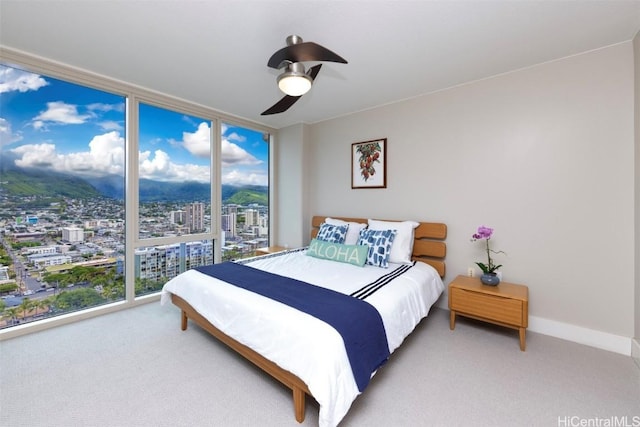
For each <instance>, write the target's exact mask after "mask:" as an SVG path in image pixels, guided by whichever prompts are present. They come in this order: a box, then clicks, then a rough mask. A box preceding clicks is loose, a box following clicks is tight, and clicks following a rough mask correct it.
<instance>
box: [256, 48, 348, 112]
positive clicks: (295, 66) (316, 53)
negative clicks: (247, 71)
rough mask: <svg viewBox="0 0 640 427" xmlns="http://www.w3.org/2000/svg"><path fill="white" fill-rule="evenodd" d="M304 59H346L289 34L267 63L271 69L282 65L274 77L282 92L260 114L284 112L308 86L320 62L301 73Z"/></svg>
mask: <svg viewBox="0 0 640 427" xmlns="http://www.w3.org/2000/svg"><path fill="white" fill-rule="evenodd" d="M306 61H319V62H340V63H342V64H347V61H346V59H344V58H343V57H341V56H340V55H338V54H336V53H334V52H332V51H330V50H329V49H327V48H325V47H323V46H320V45H319V44H317V43H313V42H305V41H303V40H302V38H301V37H300V36H296V35H291V36H289V37H287V46H286V47H283V48H282V49H280V50H278V51H277V52H276V53H274V54H273V55H271V58H269V62H268V63H267V65H268V66H269V67H271V68H275V69H280V68H284V71H283V72H282V74H280V75H279V76H278V79H277V81H278V87H279V88H280V90H281V91H283V92H284V93H285V94H286V95H285V96H284V98H282V99H281V100H280V101H278V102H276V103H275V104H274V105H273V106H272V107H271V108H269V109H267V110H265V111H263V112H262V114H261V115H262V116H268V115H270V114H278V113H282V112H284V111H286V110H287V109H289V107H291V106H292V105H293V104H295V102H296V101H297V100H298V99H300V97H301V96H302V95H304V94H305V93H307V92H308V91H309V89H311V85H312V84H313V81H314V80H315V78H316V76H317V75H318V72H319V71H320V68H321V67H322V64H318V65H314V66H313V67H311V68H309V70H307V71H306V72H305V68H304V64H302V62H306Z"/></svg>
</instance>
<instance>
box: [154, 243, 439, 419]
mask: <svg viewBox="0 0 640 427" xmlns="http://www.w3.org/2000/svg"><path fill="white" fill-rule="evenodd" d="M305 253H306V251H293V252H290V253H287V254H285V255H281V256H266V257H258V258H255V259H254V260H252V261H250V262H249V263H247V265H250V266H252V267H256V268H260V269H263V270H266V271H269V272H272V273H277V274H280V275H283V276H289V277H292V278H294V279H298V280H302V281H304V282H308V283H312V284H315V285H319V286H323V287H326V288H330V289H333V290H335V291H338V292H342V293H345V294H350V293H352V292H354V291H356V290H358V289H360V288H361V287H362V286H364V285H366V284H368V283H370V282H372V281H374V280H375V279H376V278H378V277H380V276H382V275H385V274H387V273H389V272H391V271H393V270H394V269H395V268H397V267H398V266H399V264H390V266H389V268H388V269H383V268H379V267H373V266H369V265H367V266H365V267H357V266H353V265H350V264H343V263H338V262H335V261H327V260H322V259H317V258H313V257H310V256H306V255H305ZM214 283H217V286H212V284H214ZM443 290H444V284H443V283H442V280H441V279H440V276H439V275H438V273H437V272H436V271H435V270H434V269H433V268H432V267H431V266H429V265H427V264H425V263H421V262H417V263H416V265H415V266H414V267H413V268H411V269H409V270H408V271H407V272H406V273H404V274H403V275H401V276H400V277H398V278H396V279H394V281H393V282H392V283H391V284H388V285H386V286H385V287H383V288H382V289H380V290H379V291H377V292H376V293H374V294H373V295H371V296H369V297H368V298H366V299H365V301H367V302H369V303H370V304H372V305H373V306H374V307H375V308H376V309H377V310H378V311H379V312H380V315H381V316H382V320H383V322H384V327H385V330H386V334H387V341H388V343H389V352H390V353H392V352H393V351H394V350H395V349H396V348H398V346H400V344H401V343H402V341H403V340H404V339H405V337H406V336H407V335H409V334H410V333H411V331H413V329H414V328H415V326H416V325H417V324H418V323H419V322H420V320H421V319H422V318H424V317H426V316H427V314H428V312H429V309H430V307H431V306H432V305H433V303H435V301H436V300H437V299H438V297H439V296H440V294H441V293H442V292H443ZM170 294H175V295H178V296H179V297H181V298H183V299H184V300H185V301H187V302H188V303H189V304H190V305H191V306H192V307H193V308H194V309H195V310H196V311H197V312H198V313H200V314H201V315H202V316H204V317H205V318H206V319H207V320H208V321H209V322H211V324H213V325H214V326H215V327H217V328H218V329H220V330H221V331H223V332H224V333H225V334H227V335H229V336H231V337H233V338H234V339H236V340H237V341H239V342H241V343H242V344H244V345H246V346H248V347H250V348H252V349H253V350H255V351H257V352H258V353H260V354H261V355H263V356H264V357H266V358H267V359H269V360H271V361H273V362H275V363H276V364H278V365H279V366H280V367H282V368H284V369H286V370H288V371H289V372H291V373H293V374H295V375H296V376H298V377H299V378H300V379H301V380H303V381H304V382H305V383H306V384H307V386H308V388H309V391H310V392H311V394H312V395H313V397H314V398H315V399H316V401H317V402H318V403H319V405H320V414H319V424H320V426H321V427H326V426H329V427H332V426H336V425H337V424H338V423H339V422H340V420H342V418H343V417H344V416H345V415H346V413H347V411H348V410H349V408H350V406H351V404H352V403H353V401H354V400H355V398H356V397H357V396H358V394H359V393H360V392H359V391H358V387H357V385H356V383H355V380H354V378H353V374H352V372H351V366H350V364H349V360H348V358H347V353H346V350H345V347H344V343H343V341H342V337H341V336H340V334H339V333H338V332H337V331H336V330H335V329H333V328H332V327H331V326H329V325H328V324H326V323H324V322H323V321H321V320H318V319H316V318H315V317H313V316H310V315H308V314H306V313H303V312H300V311H298V310H296V309H294V308H291V307H289V306H287V305H284V304H282V303H279V302H277V301H274V300H271V299H269V298H266V297H263V296H260V295H258V294H255V293H253V292H250V291H248V290H245V289H242V288H239V287H236V286H234V285H231V284H228V283H226V282H223V281H220V280H218V279H214V278H213V277H210V276H208V275H205V274H202V273H199V272H197V271H195V270H189V271H186V272H184V273H182V274H180V275H179V276H177V277H175V278H173V279H171V280H170V281H169V282H167V283H166V284H165V286H164V288H163V290H162V299H161V303H162V304H166V303H167V302H170V301H171V295H170Z"/></svg>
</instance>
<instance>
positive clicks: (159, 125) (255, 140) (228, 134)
mask: <svg viewBox="0 0 640 427" xmlns="http://www.w3.org/2000/svg"><path fill="white" fill-rule="evenodd" d="M139 116H140V126H139V143H140V147H139V151H138V153H139V154H138V156H139V162H138V163H139V175H140V177H141V178H148V179H154V180H159V181H188V180H196V181H200V182H208V181H209V178H210V157H209V156H210V155H209V135H210V126H211V123H210V121H208V120H205V119H202V118H198V117H194V116H190V115H185V114H181V113H177V112H173V111H168V110H164V109H162V108H158V107H155V106H151V105H145V104H142V105H141V106H140V111H139ZM124 129H125V98H124V97H122V96H119V95H114V94H111V93H106V92H103V91H99V90H95V89H91V88H87V87H83V86H79V85H75V84H72V83H67V82H64V81H61V80H57V79H54V78H50V77H47V76H42V75H38V74H33V73H28V72H25V71H22V70H19V69H15V68H11V67H6V66H2V65H0V156H2V157H4V158H7V159H11V160H12V161H14V162H15V164H16V165H18V166H22V167H38V168H41V169H42V168H47V169H51V170H55V171H58V172H67V173H72V174H76V175H80V176H101V175H107V174H118V175H123V171H124V148H125V140H124V137H125V133H124ZM222 134H223V137H222V183H223V184H234V185H245V184H253V185H268V144H267V143H266V142H264V141H263V138H262V132H257V131H253V130H251V129H246V128H242V127H237V126H231V125H227V124H223V125H222Z"/></svg>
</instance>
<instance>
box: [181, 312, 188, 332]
mask: <svg viewBox="0 0 640 427" xmlns="http://www.w3.org/2000/svg"><path fill="white" fill-rule="evenodd" d="M181 318H182V321H181V323H180V329H182V330H183V331H186V330H187V319H188V318H187V313H186V312H185V311H184V310H182V316H181Z"/></svg>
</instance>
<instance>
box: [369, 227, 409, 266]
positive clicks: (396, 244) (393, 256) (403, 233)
mask: <svg viewBox="0 0 640 427" xmlns="http://www.w3.org/2000/svg"><path fill="white" fill-rule="evenodd" d="M419 225H420V223H418V222H415V221H378V220H375V219H370V220H369V229H371V230H397V232H398V234H397V235H396V238H395V239H394V241H393V245H392V246H391V253H390V254H389V262H393V263H396V264H411V254H412V253H413V237H414V230H415V229H416V227H418V226H419Z"/></svg>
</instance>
